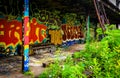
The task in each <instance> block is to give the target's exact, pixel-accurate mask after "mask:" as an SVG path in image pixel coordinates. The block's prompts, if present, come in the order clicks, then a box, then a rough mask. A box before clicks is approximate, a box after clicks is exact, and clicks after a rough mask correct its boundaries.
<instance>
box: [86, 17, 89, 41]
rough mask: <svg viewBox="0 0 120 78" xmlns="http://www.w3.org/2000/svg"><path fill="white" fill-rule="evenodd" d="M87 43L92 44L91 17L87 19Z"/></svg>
mask: <svg viewBox="0 0 120 78" xmlns="http://www.w3.org/2000/svg"><path fill="white" fill-rule="evenodd" d="M86 41H87V43H89V42H90V16H88V17H87V40H86Z"/></svg>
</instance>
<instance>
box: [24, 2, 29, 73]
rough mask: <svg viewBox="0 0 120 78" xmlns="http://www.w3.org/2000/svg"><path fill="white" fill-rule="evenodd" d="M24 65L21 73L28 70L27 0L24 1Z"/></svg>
mask: <svg viewBox="0 0 120 78" xmlns="http://www.w3.org/2000/svg"><path fill="white" fill-rule="evenodd" d="M23 37H24V65H23V71H24V72H26V71H28V70H29V0H24V36H23Z"/></svg>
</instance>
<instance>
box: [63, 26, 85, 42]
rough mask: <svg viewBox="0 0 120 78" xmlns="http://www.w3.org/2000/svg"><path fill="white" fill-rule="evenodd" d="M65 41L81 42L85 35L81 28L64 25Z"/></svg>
mask: <svg viewBox="0 0 120 78" xmlns="http://www.w3.org/2000/svg"><path fill="white" fill-rule="evenodd" d="M62 30H63V41H71V40H79V39H80V38H83V37H84V35H83V33H82V31H81V26H68V25H62Z"/></svg>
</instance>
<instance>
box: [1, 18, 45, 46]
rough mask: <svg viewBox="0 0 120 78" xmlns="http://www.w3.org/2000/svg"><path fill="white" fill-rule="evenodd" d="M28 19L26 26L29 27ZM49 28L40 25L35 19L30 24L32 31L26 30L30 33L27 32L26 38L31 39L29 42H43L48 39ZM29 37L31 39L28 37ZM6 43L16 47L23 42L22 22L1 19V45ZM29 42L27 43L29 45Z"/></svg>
mask: <svg viewBox="0 0 120 78" xmlns="http://www.w3.org/2000/svg"><path fill="white" fill-rule="evenodd" d="M27 20H28V19H26V22H25V23H24V25H26V26H29V25H28V24H29V23H28V21H27ZM46 29H47V26H45V25H43V24H39V23H38V22H37V20H36V19H35V18H33V19H32V20H31V22H30V29H29V28H28V27H27V28H26V29H25V31H26V30H29V32H25V35H26V36H25V38H26V37H27V38H29V42H32V43H34V42H36V41H38V42H42V41H43V40H44V39H45V38H46ZM28 36H29V37H28ZM1 42H2V43H4V44H5V45H6V46H7V45H11V44H12V45H14V46H15V45H16V44H17V43H18V42H22V22H19V21H17V20H12V21H7V20H5V19H0V44H1ZM29 42H27V43H29Z"/></svg>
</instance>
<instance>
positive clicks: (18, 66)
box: [0, 44, 84, 78]
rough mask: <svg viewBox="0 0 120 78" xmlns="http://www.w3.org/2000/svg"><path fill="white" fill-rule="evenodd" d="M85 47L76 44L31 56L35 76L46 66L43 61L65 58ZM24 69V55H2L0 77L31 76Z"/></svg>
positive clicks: (26, 77)
mask: <svg viewBox="0 0 120 78" xmlns="http://www.w3.org/2000/svg"><path fill="white" fill-rule="evenodd" d="M83 49H84V44H75V45H72V46H70V47H68V48H67V49H62V48H59V49H58V50H57V51H56V52H55V53H54V54H50V53H45V54H42V55H33V56H30V64H29V66H30V70H31V72H32V73H33V74H34V76H35V77H37V76H39V74H40V73H42V72H43V71H44V69H45V68H43V67H42V63H45V62H47V61H53V60H55V59H60V60H63V59H65V58H66V57H67V56H68V55H71V54H72V53H74V52H78V51H80V50H83ZM21 70H22V57H21V56H14V57H0V78H31V76H25V75H24V74H22V72H21Z"/></svg>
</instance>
